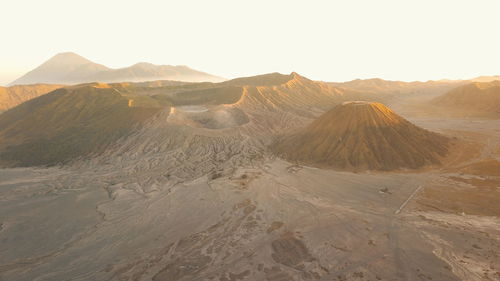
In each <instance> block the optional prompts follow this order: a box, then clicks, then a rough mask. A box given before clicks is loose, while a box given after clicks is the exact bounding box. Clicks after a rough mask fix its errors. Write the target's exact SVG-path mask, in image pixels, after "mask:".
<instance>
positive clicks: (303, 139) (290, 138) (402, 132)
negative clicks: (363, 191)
mask: <svg viewBox="0 0 500 281" xmlns="http://www.w3.org/2000/svg"><path fill="white" fill-rule="evenodd" d="M449 142H450V141H449V139H448V138H446V137H444V136H442V135H439V134H436V133H432V132H430V131H427V130H424V129H422V128H419V127H417V126H415V125H413V124H411V123H410V122H408V121H407V120H405V119H404V118H402V117H400V116H398V115H397V114H396V113H394V112H393V111H392V110H390V109H389V108H387V107H386V106H384V105H382V104H380V103H370V102H345V103H343V104H341V105H338V106H336V107H334V108H333V109H332V110H330V111H328V112H327V113H325V114H323V115H322V116H320V117H319V118H318V119H316V120H315V121H314V122H312V123H311V124H310V125H309V126H307V127H306V128H304V129H301V130H299V131H298V132H296V133H293V134H291V135H287V136H284V137H283V138H282V139H280V140H278V141H277V142H276V143H275V144H274V145H273V147H272V149H273V151H275V152H276V153H277V154H278V155H280V156H282V157H284V158H286V159H288V160H290V161H297V162H303V163H307V164H313V165H321V166H328V167H334V168H341V169H352V170H394V169H400V168H411V169H415V168H420V167H423V166H425V165H431V164H439V163H440V161H441V158H442V157H443V156H445V155H446V153H447V152H448V145H449Z"/></svg>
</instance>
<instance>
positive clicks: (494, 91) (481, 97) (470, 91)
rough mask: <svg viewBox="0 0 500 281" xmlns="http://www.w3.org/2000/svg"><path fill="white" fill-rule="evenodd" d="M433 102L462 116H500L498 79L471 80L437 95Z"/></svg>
mask: <svg viewBox="0 0 500 281" xmlns="http://www.w3.org/2000/svg"><path fill="white" fill-rule="evenodd" d="M432 103H433V104H436V105H439V106H442V107H445V108H447V109H448V110H452V111H453V113H454V114H459V115H462V116H478V117H492V118H499V117H500V80H498V81H491V82H473V83H469V84H466V85H463V86H460V87H457V88H455V89H452V90H451V91H449V92H448V93H446V94H444V95H442V96H439V97H437V98H435V99H434V100H432Z"/></svg>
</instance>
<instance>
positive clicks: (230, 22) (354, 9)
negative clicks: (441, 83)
mask: <svg viewBox="0 0 500 281" xmlns="http://www.w3.org/2000/svg"><path fill="white" fill-rule="evenodd" d="M0 10H1V11H2V15H1V16H0V34H1V38H2V40H1V41H2V43H1V44H0V85H2V84H7V83H8V82H11V81H12V80H14V79H15V78H17V77H18V76H20V75H22V74H24V73H25V72H27V71H29V70H31V69H33V68H34V67H36V66H38V65H39V64H41V63H43V62H44V61H45V60H47V59H49V58H50V57H52V56H53V55H55V54H56V53H59V52H67V51H71V52H75V53H78V54H80V55H82V56H84V57H86V58H88V59H90V60H92V61H94V62H97V63H101V64H104V65H106V66H109V67H113V68H118V67H125V66H129V65H132V64H134V63H136V62H140V61H146V62H151V63H155V64H172V65H188V66H190V67H192V68H195V69H198V70H201V71H205V72H208V73H211V74H215V75H219V76H222V77H225V78H234V77H239V76H250V75H256V74H262V73H269V72H281V73H290V72H292V71H296V72H298V73H300V74H302V75H304V76H306V77H308V78H311V79H315V80H325V81H345V80H352V79H356V78H373V77H380V78H383V79H390V80H404V81H412V80H429V79H442V78H449V79H460V78H462V79H463V78H472V77H476V76H479V75H500V36H499V33H500V16H499V15H500V0H470V1H465V0H415V1H407V0H365V1H360V0H344V1H336V0H329V1H328V0H326V1H314V0H308V1H305V0H304V1H293V0H287V1H276V0H247V1H240V0H200V1H193V0H177V1H165V0H163V1H152V0H141V1H124V0H119V1H118V0H85V1H84V0H43V1H41V0H2V1H1V2H0Z"/></svg>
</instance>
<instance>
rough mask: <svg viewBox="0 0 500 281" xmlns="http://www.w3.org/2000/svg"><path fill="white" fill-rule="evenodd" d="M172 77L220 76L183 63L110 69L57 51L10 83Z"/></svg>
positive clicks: (199, 78) (203, 79) (202, 78)
mask: <svg viewBox="0 0 500 281" xmlns="http://www.w3.org/2000/svg"><path fill="white" fill-rule="evenodd" d="M153 80H175V81H188V82H220V81H223V80H224V79H223V78H220V77H217V76H214V75H211V74H208V73H204V72H201V71H197V70H194V69H191V68H189V67H187V66H171V65H154V64H151V63H144V62H143V63H137V64H134V65H132V66H129V67H125V68H118V69H112V68H108V67H106V66H104V65H101V64H97V63H94V62H92V61H90V60H88V59H86V58H84V57H81V56H79V55H77V54H75V53H71V52H67V53H59V54H57V55H55V56H53V57H52V58H50V59H49V60H48V61H46V62H44V63H43V64H42V65H40V66H38V67H37V68H35V69H33V70H32V71H30V72H28V73H26V74H25V75H23V76H22V77H20V78H18V79H16V80H15V81H13V82H11V83H10V85H23V84H37V83H46V84H69V85H71V84H80V83H88V82H141V81H153Z"/></svg>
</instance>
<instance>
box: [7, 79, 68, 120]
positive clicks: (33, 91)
mask: <svg viewBox="0 0 500 281" xmlns="http://www.w3.org/2000/svg"><path fill="white" fill-rule="evenodd" d="M61 87H62V86H61V85H50V84H36V85H19V86H12V87H0V113H1V112H3V111H5V110H7V109H9V108H12V107H14V106H16V105H18V104H21V103H23V102H25V101H27V100H30V99H33V98H36V97H38V96H41V95H43V94H46V93H48V92H51V91H53V90H55V89H58V88H61Z"/></svg>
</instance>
